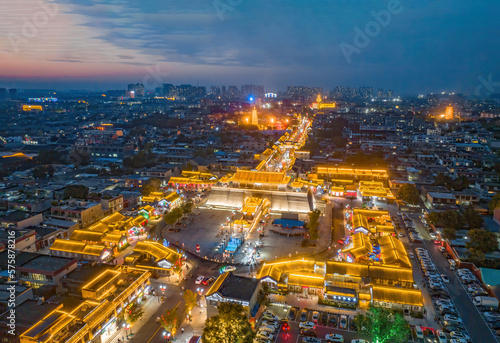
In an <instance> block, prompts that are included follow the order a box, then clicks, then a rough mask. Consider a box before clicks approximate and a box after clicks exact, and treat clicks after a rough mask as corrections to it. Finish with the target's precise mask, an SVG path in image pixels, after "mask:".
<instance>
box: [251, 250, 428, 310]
mask: <svg viewBox="0 0 500 343" xmlns="http://www.w3.org/2000/svg"><path fill="white" fill-rule="evenodd" d="M257 278H258V279H260V280H261V282H266V283H268V285H269V286H270V287H272V288H273V289H276V290H280V291H292V292H298V293H309V294H318V295H319V296H320V297H322V299H325V301H337V302H346V303H351V304H356V305H357V306H359V307H361V308H368V307H369V306H370V304H374V305H383V306H386V307H392V308H398V309H403V310H404V311H405V312H407V313H408V314H409V312H410V311H415V312H421V311H423V309H424V304H423V297H422V291H421V290H419V289H415V288H414V280H413V271H412V269H411V268H404V267H398V266H386V265H369V264H361V263H348V262H336V261H327V262H320V261H313V260H288V261H282V262H275V263H265V264H264V265H263V266H262V268H261V270H260V271H259V274H258V276H257Z"/></svg>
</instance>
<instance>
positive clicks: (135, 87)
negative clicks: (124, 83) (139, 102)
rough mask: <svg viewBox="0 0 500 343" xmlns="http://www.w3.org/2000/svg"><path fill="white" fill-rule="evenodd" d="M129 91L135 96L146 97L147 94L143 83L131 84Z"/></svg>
mask: <svg viewBox="0 0 500 343" xmlns="http://www.w3.org/2000/svg"><path fill="white" fill-rule="evenodd" d="M128 91H129V92H130V94H135V96H144V94H145V90H144V85H143V84H142V83H136V84H133V83H131V84H129V85H128Z"/></svg>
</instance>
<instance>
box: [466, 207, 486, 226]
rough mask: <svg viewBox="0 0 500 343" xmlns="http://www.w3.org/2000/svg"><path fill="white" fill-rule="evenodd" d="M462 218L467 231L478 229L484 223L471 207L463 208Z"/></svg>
mask: <svg viewBox="0 0 500 343" xmlns="http://www.w3.org/2000/svg"><path fill="white" fill-rule="evenodd" d="M463 217H464V221H465V223H466V224H467V227H468V228H469V229H479V228H481V226H482V225H483V222H484V220H483V218H482V217H481V215H480V214H479V213H478V212H477V211H476V210H475V209H474V207H473V206H472V205H469V206H467V207H466V208H465V210H464V214H463Z"/></svg>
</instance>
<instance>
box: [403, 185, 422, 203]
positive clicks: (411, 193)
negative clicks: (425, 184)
mask: <svg viewBox="0 0 500 343" xmlns="http://www.w3.org/2000/svg"><path fill="white" fill-rule="evenodd" d="M398 197H399V198H401V199H402V200H403V201H404V202H407V203H408V204H412V205H417V204H418V202H419V200H420V197H419V196H418V190H417V187H415V185H413V184H411V183H405V184H404V185H402V186H401V188H400V189H399V191H398Z"/></svg>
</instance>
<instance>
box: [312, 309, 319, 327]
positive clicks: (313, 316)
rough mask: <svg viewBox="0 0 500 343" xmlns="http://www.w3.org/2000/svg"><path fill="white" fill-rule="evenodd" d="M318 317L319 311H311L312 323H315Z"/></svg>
mask: <svg viewBox="0 0 500 343" xmlns="http://www.w3.org/2000/svg"><path fill="white" fill-rule="evenodd" d="M318 319H319V312H318V311H313V313H312V321H313V323H315V324H317V323H318Z"/></svg>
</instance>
